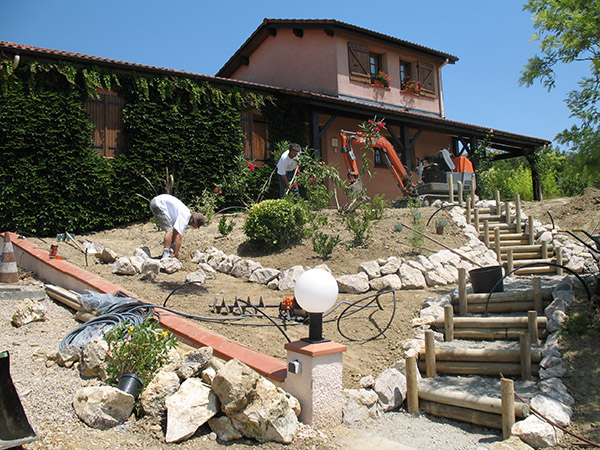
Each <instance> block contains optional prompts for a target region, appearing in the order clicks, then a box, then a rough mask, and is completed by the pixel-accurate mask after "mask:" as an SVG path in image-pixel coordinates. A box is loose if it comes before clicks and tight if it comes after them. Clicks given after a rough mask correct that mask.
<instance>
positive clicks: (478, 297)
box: [451, 289, 552, 306]
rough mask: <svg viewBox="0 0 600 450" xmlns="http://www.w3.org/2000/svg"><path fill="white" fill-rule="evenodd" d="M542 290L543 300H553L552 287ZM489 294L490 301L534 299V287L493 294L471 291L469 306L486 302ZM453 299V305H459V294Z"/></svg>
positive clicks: (453, 296) (468, 296)
mask: <svg viewBox="0 0 600 450" xmlns="http://www.w3.org/2000/svg"><path fill="white" fill-rule="evenodd" d="M541 292H542V299H543V300H546V301H551V300H552V289H542V290H541ZM488 296H489V297H490V303H498V302H510V301H524V300H533V289H528V290H526V291H506V292H492V295H490V294H481V293H470V294H467V303H468V304H469V306H470V305H472V304H475V303H486V302H487V299H488ZM451 301H452V304H453V305H458V295H455V294H453V295H452V297H451Z"/></svg>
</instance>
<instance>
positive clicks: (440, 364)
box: [418, 360, 540, 396]
mask: <svg viewBox="0 0 600 450" xmlns="http://www.w3.org/2000/svg"><path fill="white" fill-rule="evenodd" d="M418 367H419V370H420V371H421V372H423V371H425V370H426V361H420V360H419V361H418ZM435 369H436V375H437V374H438V373H445V374H448V375H484V376H490V377H494V376H499V375H500V374H501V373H502V374H503V375H506V376H513V377H520V376H521V371H522V367H521V363H509V362H477V361H436V363H435ZM539 372H540V366H539V364H531V373H532V374H533V375H535V376H537V375H538V374H539ZM428 378H432V377H428ZM419 396H420V391H419Z"/></svg>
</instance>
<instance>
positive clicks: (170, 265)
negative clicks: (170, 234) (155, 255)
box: [160, 257, 183, 273]
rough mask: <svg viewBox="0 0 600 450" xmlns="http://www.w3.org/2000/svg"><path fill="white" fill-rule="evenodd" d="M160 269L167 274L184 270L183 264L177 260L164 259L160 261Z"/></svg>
mask: <svg viewBox="0 0 600 450" xmlns="http://www.w3.org/2000/svg"><path fill="white" fill-rule="evenodd" d="M160 268H161V270H164V271H165V272H167V273H175V272H177V271H178V270H181V269H182V268H183V264H182V262H181V261H179V259H177V258H168V257H167V258H163V259H161V260H160Z"/></svg>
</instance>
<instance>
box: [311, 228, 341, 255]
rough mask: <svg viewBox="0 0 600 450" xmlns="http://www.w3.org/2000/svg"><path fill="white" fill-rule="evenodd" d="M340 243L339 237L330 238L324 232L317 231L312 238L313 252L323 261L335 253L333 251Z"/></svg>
mask: <svg viewBox="0 0 600 450" xmlns="http://www.w3.org/2000/svg"><path fill="white" fill-rule="evenodd" d="M339 242H340V237H339V236H328V235H327V234H325V233H323V232H322V231H316V232H315V233H314V235H313V237H312V244H313V250H314V251H315V253H317V254H318V255H319V256H320V257H321V258H323V259H325V258H328V257H329V255H331V254H332V253H333V249H334V248H335V246H336V245H338V244H339Z"/></svg>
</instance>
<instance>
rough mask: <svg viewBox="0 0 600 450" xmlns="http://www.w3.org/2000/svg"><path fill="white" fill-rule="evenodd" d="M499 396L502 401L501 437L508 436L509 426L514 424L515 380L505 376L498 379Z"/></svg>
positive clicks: (506, 437) (509, 432)
mask: <svg viewBox="0 0 600 450" xmlns="http://www.w3.org/2000/svg"><path fill="white" fill-rule="evenodd" d="M500 398H501V402H502V438H503V439H505V440H506V439H508V438H510V434H511V428H512V426H513V425H514V424H515V408H514V406H515V382H514V381H513V380H509V379H507V378H502V379H501V380H500Z"/></svg>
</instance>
